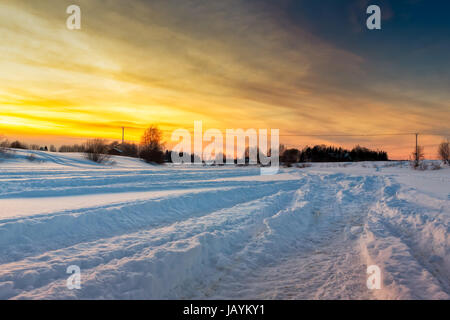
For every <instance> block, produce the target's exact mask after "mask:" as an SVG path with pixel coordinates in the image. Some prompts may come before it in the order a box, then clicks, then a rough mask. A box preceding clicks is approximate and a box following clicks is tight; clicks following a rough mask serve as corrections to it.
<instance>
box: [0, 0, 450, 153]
mask: <svg viewBox="0 0 450 320" xmlns="http://www.w3.org/2000/svg"><path fill="white" fill-rule="evenodd" d="M71 4H77V5H79V6H80V7H81V13H82V22H81V30H73V31H72V30H68V29H67V28H66V19H67V17H68V15H67V14H66V8H67V6H69V5H71ZM369 4H378V5H379V6H380V7H381V12H382V18H383V21H382V30H376V31H369V30H367V29H366V26H365V20H366V18H367V15H366V13H365V11H366V8H367V6H368V5H369ZM449 16H450V2H449V1H445V0H442V1H438V0H427V1H425V0H423V1H420V0H392V1H365V0H355V1H336V0H322V1H312V0H309V1H303V0H281V1H261V0H259V1H256V0H255V1H252V0H226V1H225V0H222V1H218V0H217V1H215V0H210V1H197V0H183V1H175V0H145V1H144V0H130V1H122V0H105V1H100V0H83V1H75V0H73V1H72V0H68V1H65V0H42V1H30V0H23V1H22V0H3V1H2V2H1V3H0V36H1V45H0V134H3V135H5V136H6V137H8V139H20V140H23V141H26V142H37V143H41V144H51V143H53V144H56V145H61V144H63V143H64V144H69V143H70V144H71V143H75V142H79V141H83V140H85V139H86V138H89V137H102V138H107V139H118V140H119V139H120V138H121V129H120V127H121V126H125V127H126V128H127V129H126V133H127V135H126V139H127V140H134V141H137V140H139V136H140V135H141V134H142V131H143V130H144V128H145V127H147V126H148V125H149V124H151V123H157V124H159V126H160V128H162V129H163V130H165V132H166V133H167V134H168V137H169V136H170V135H169V133H170V131H171V130H174V129H176V128H187V129H192V127H193V122H194V120H202V121H203V126H204V127H205V128H219V129H225V128H244V129H245V128H279V129H280V134H281V135H282V136H281V137H280V140H281V142H282V143H284V144H287V145H288V146H296V147H303V146H304V145H306V144H309V145H312V144H316V143H326V144H333V145H342V146H345V147H352V146H354V145H355V144H357V143H359V144H361V145H365V146H367V147H371V148H375V149H376V148H383V149H385V150H386V151H388V152H389V154H390V156H391V158H406V157H407V156H408V154H409V153H410V152H411V151H412V150H411V148H412V147H413V146H414V137H413V136H412V135H410V136H375V137H354V136H347V135H350V134H380V133H408V132H411V133H412V132H421V133H424V134H428V135H424V136H421V138H420V139H421V140H420V141H421V144H423V145H425V151H426V153H427V156H428V157H436V150H435V149H436V146H435V145H436V144H437V143H439V142H440V141H441V140H443V139H444V138H446V137H448V134H449V132H450V126H449V123H450V59H449V56H450V20H449ZM295 134H300V135H301V134H312V135H321V134H327V135H331V136H327V137H325V136H323V137H297V136H292V135H295ZM333 135H334V136H333Z"/></svg>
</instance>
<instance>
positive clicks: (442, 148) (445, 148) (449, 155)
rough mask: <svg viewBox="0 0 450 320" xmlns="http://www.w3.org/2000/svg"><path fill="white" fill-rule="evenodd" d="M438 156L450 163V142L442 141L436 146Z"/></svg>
mask: <svg viewBox="0 0 450 320" xmlns="http://www.w3.org/2000/svg"><path fill="white" fill-rule="evenodd" d="M438 155H439V158H440V159H441V160H442V161H444V163H446V164H450V142H449V141H448V140H447V141H443V142H441V144H440V145H439V147H438Z"/></svg>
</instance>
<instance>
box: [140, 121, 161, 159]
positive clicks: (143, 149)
mask: <svg viewBox="0 0 450 320" xmlns="http://www.w3.org/2000/svg"><path fill="white" fill-rule="evenodd" d="M163 148H164V144H163V143H162V131H161V130H159V129H158V127H157V126H155V125H151V126H150V127H148V128H147V129H146V130H145V131H144V134H143V135H142V137H141V145H140V150H139V157H140V158H141V159H143V160H145V161H146V162H155V163H163V162H164V152H163Z"/></svg>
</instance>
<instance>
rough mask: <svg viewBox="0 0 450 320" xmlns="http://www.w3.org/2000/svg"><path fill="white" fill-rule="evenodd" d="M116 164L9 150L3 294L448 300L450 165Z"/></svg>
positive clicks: (2, 210) (2, 215)
mask: <svg viewBox="0 0 450 320" xmlns="http://www.w3.org/2000/svg"><path fill="white" fill-rule="evenodd" d="M30 153H33V154H34V155H35V157H36V160H35V161H27V159H26V158H27V155H29V154H30ZM113 161H114V163H112V164H106V165H101V164H95V163H93V162H90V161H88V160H85V159H84V158H83V156H82V155H81V154H76V153H73V154H61V153H49V152H40V151H21V150H16V151H15V152H14V154H13V155H12V156H10V157H3V158H2V159H0V299H449V296H450V251H449V250H450V238H449V236H448V235H449V231H450V223H449V222H450V169H449V168H448V167H447V168H443V169H441V170H426V171H415V170H411V168H409V167H408V166H407V165H406V164H405V163H400V162H381V163H369V162H365V163H364V162H363V163H352V164H342V163H341V164H339V163H321V164H313V165H312V167H309V168H301V169H300V168H285V169H280V172H279V174H277V175H273V176H261V175H260V174H259V173H260V170H259V168H257V167H235V166H218V167H203V166H174V165H163V166H152V165H149V164H146V163H144V162H141V161H139V160H138V159H131V158H125V157H113ZM71 265H77V266H79V267H80V269H81V289H79V290H78V289H74V290H69V289H68V288H67V286H66V281H67V278H68V277H69V276H70V274H68V273H66V270H67V267H68V266H71ZM368 265H377V266H379V267H380V269H381V276H382V287H381V289H379V290H369V289H368V288H367V286H366V281H367V278H368V275H367V273H366V271H367V266H368Z"/></svg>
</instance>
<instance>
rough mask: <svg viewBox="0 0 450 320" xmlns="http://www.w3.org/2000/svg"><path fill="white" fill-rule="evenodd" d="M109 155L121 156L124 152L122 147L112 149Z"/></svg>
mask: <svg viewBox="0 0 450 320" xmlns="http://www.w3.org/2000/svg"><path fill="white" fill-rule="evenodd" d="M108 154H110V155H112V156H121V155H122V154H123V151H122V150H121V149H120V145H118V146H116V147H114V148H112V149H110V150H109V151H108Z"/></svg>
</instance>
